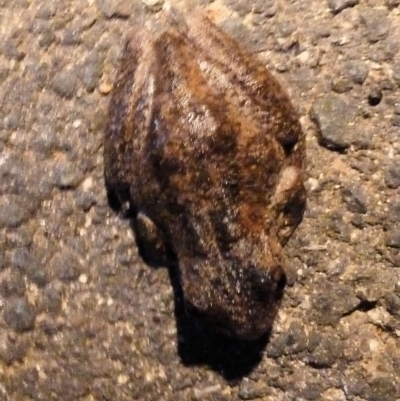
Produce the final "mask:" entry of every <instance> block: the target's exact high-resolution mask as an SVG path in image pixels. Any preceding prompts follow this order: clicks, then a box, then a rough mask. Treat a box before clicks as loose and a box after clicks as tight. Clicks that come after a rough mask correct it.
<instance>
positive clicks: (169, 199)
mask: <svg viewBox="0 0 400 401" xmlns="http://www.w3.org/2000/svg"><path fill="white" fill-rule="evenodd" d="M160 21H161V23H157V22H152V25H148V26H146V27H142V28H140V29H139V30H137V31H136V32H134V34H133V35H132V37H131V39H130V40H129V41H128V43H127V46H126V50H125V53H124V57H123V61H122V66H121V69H120V72H119V76H118V78H117V82H116V85H115V88H114V91H113V94H112V98H111V101H110V116H109V125H108V129H107V133H106V137H105V154H104V156H105V180H106V185H107V188H108V190H109V191H111V192H112V193H113V194H115V195H117V196H118V197H119V199H120V201H121V202H129V203H130V205H131V206H132V207H133V208H134V209H135V210H136V211H137V212H138V219H140V220H141V223H140V224H138V225H137V226H138V227H141V230H142V231H143V232H141V234H140V235H141V237H142V238H146V236H149V237H151V236H152V237H153V239H154V237H156V238H160V240H162V242H163V243H164V244H166V245H167V246H168V247H169V248H171V249H172V250H173V251H174V253H175V254H176V257H177V259H178V261H179V269H180V280H181V285H182V289H183V294H184V299H185V304H186V305H187V308H188V310H189V311H190V310H194V311H196V312H197V313H198V314H199V315H201V316H205V317H206V318H207V319H208V320H210V321H211V322H212V323H213V324H215V325H216V326H217V327H218V328H220V329H221V330H222V331H224V332H225V333H227V334H229V335H231V336H234V337H238V338H242V339H255V338H257V337H259V336H261V335H262V334H264V333H266V332H267V331H268V330H269V329H270V328H271V325H272V322H273V320H274V318H275V315H276V313H277V309H278V306H279V301H280V298H281V296H282V292H283V289H284V286H285V273H284V269H283V267H282V247H283V246H284V245H285V243H286V242H287V240H288V239H289V237H290V235H291V234H292V233H293V231H294V230H295V228H296V227H297V226H298V224H299V223H300V221H301V219H302V217H303V212H304V209H305V203H306V193H305V189H304V185H303V168H304V162H305V144H304V134H303V133H302V130H301V127H300V124H299V121H298V116H297V114H296V112H295V110H294V109H293V107H292V105H291V103H290V101H289V99H288V97H287V95H286V94H285V92H284V91H283V90H282V88H281V87H280V85H279V84H278V82H277V81H276V80H275V79H274V78H273V76H272V75H271V74H270V73H269V72H268V71H267V70H266V68H265V67H264V65H263V64H262V63H260V62H259V61H257V59H256V58H255V57H254V56H253V55H251V54H250V53H249V52H247V51H246V50H245V49H243V48H242V47H240V46H239V45H238V44H237V43H236V42H235V41H234V40H233V39H231V38H230V37H229V36H227V35H226V34H225V33H223V32H222V31H220V30H219V29H218V28H217V27H216V26H214V25H213V24H212V23H211V22H210V21H209V20H208V19H206V18H202V17H198V16H195V15H189V16H187V17H186V18H185V19H184V18H183V17H182V16H181V15H180V14H179V13H177V12H176V11H173V10H169V11H164V13H163V14H162V15H161V20H160ZM146 231H147V233H146ZM149 233H150V234H149ZM153 242H154V241H153Z"/></svg>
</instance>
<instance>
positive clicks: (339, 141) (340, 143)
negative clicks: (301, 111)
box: [310, 94, 356, 150]
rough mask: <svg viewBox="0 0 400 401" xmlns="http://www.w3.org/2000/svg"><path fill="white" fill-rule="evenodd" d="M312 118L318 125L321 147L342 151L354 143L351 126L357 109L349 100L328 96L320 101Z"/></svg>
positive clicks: (312, 112)
mask: <svg viewBox="0 0 400 401" xmlns="http://www.w3.org/2000/svg"><path fill="white" fill-rule="evenodd" d="M339 116H340V118H339ZM310 117H311V119H312V120H313V121H314V122H315V123H316V125H317V128H318V134H319V141H320V143H321V145H323V146H326V147H327V148H331V149H334V150H342V149H346V148H348V147H349V146H350V145H351V144H352V142H354V140H355V139H354V136H353V135H352V132H351V129H352V128H351V127H350V124H351V123H353V122H354V120H355V118H356V109H355V108H354V106H353V105H352V104H351V103H350V101H349V100H347V98H343V97H340V96H338V95H334V94H328V95H326V96H325V97H323V98H321V99H318V100H317V101H316V102H315V103H314V105H313V106H312V109H311V112H310Z"/></svg>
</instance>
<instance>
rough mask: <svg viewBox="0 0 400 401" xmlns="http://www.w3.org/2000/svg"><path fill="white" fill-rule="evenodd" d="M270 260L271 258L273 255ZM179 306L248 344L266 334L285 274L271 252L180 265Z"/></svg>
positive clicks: (283, 283)
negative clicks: (180, 297)
mask: <svg viewBox="0 0 400 401" xmlns="http://www.w3.org/2000/svg"><path fill="white" fill-rule="evenodd" d="M275 256H276V255H275ZM181 281H182V288H183V293H184V299H185V305H186V309H187V310H188V312H189V313H190V314H192V315H194V316H196V317H197V316H198V317H200V318H205V319H206V320H207V321H209V322H211V323H212V324H213V325H214V326H215V327H216V328H217V329H219V330H220V331H222V332H223V333H225V334H227V335H229V336H232V337H236V338H239V339H244V340H254V339H257V338H259V337H261V336H262V335H263V334H265V333H268V332H269V331H270V329H271V326H272V324H273V321H274V318H275V316H276V313H277V311H278V307H279V304H280V300H281V298H282V295H283V290H284V288H285V285H286V275H285V273H284V270H283V268H282V265H281V263H280V257H279V258H276V257H273V256H272V253H271V252H265V248H264V252H263V253H262V254H259V255H257V254H256V255H253V257H252V255H248V258H240V257H238V255H234V253H232V254H230V255H229V257H226V258H220V259H219V260H213V259H212V258H208V259H202V260H190V261H183V263H182V264H181Z"/></svg>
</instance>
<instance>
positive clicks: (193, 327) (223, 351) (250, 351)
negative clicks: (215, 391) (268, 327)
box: [108, 192, 270, 382]
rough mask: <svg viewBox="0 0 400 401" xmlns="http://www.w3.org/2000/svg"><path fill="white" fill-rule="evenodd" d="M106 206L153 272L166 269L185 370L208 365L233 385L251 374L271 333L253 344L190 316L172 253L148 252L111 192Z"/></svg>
mask: <svg viewBox="0 0 400 401" xmlns="http://www.w3.org/2000/svg"><path fill="white" fill-rule="evenodd" d="M108 202H109V204H110V206H111V207H112V209H113V210H114V211H116V212H119V214H120V215H122V217H123V218H125V219H128V220H129V222H130V226H131V228H132V230H133V232H134V234H135V240H136V244H137V247H138V250H139V255H140V256H141V258H142V259H143V261H144V262H145V263H146V264H147V265H149V266H150V267H152V268H159V267H167V268H168V272H169V277H170V281H171V285H172V288H173V294H174V302H175V311H174V313H175V318H176V326H177V344H178V354H179V356H180V358H181V361H182V363H183V364H185V365H186V366H197V365H207V366H209V367H210V368H211V369H212V370H214V371H216V372H218V373H220V374H221V375H222V376H223V377H224V378H225V379H226V380H228V381H232V382H234V381H236V380H240V379H242V378H243V377H244V376H246V375H248V374H250V373H251V372H252V370H253V369H254V368H255V367H256V366H257V365H258V364H259V362H260V361H261V359H262V357H263V352H264V349H265V347H266V345H267V343H268V341H269V337H270V333H267V334H265V335H264V336H262V337H261V338H259V339H257V340H254V341H246V340H239V339H234V338H231V337H228V336H226V335H224V334H222V333H220V332H219V331H217V330H216V329H215V328H214V327H213V326H212V325H210V324H208V323H207V321H205V320H202V319H201V320H200V319H199V318H196V317H193V316H191V315H189V314H188V313H187V311H186V308H185V304H184V297H183V292H182V286H181V283H180V279H179V262H178V260H177V258H176V256H175V254H174V253H173V251H172V250H170V249H167V250H166V251H167V255H166V257H165V255H164V256H163V257H160V255H158V254H157V252H155V251H154V252H151V251H149V249H148V245H147V244H146V246H145V244H144V243H142V241H141V237H140V235H139V233H138V230H137V226H136V224H135V223H136V215H137V213H136V211H135V210H133V209H125V210H123V211H122V213H121V208H119V207H118V206H117V205H116V203H115V198H114V197H113V196H112V193H110V192H109V193H108ZM119 206H120V205H119Z"/></svg>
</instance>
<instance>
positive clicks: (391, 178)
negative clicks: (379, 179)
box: [384, 163, 400, 189]
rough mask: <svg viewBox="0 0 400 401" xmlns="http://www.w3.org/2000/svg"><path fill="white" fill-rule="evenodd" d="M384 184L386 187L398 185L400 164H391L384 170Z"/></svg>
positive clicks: (399, 184)
mask: <svg viewBox="0 0 400 401" xmlns="http://www.w3.org/2000/svg"><path fill="white" fill-rule="evenodd" d="M384 179H385V184H386V186H387V187H388V188H391V189H397V188H398V187H399V186H400V165H399V164H398V163H393V164H391V165H390V166H389V167H388V168H387V169H386V172H385V177H384Z"/></svg>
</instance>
